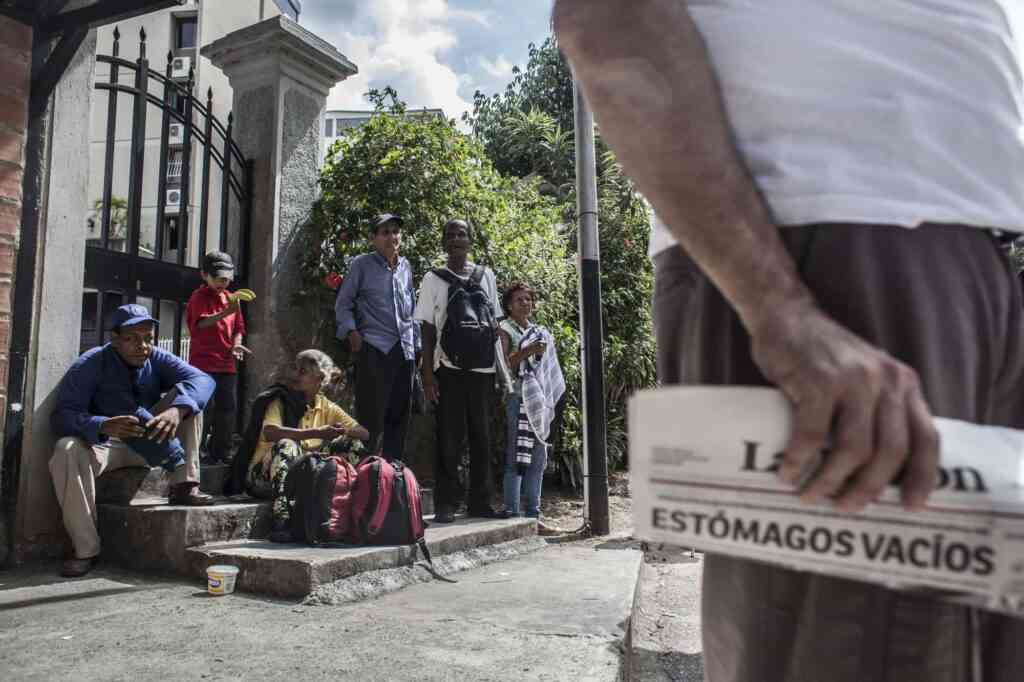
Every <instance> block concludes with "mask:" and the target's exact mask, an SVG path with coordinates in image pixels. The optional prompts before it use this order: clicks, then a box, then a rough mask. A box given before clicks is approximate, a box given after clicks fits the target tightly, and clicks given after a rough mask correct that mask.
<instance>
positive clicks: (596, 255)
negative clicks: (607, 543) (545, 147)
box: [573, 80, 610, 535]
mask: <svg viewBox="0 0 1024 682" xmlns="http://www.w3.org/2000/svg"><path fill="white" fill-rule="evenodd" d="M573 96H574V100H575V113H576V213H577V216H578V217H577V220H578V238H579V246H578V251H579V271H580V330H581V332H582V335H583V338H582V357H583V450H584V455H585V456H584V458H583V476H584V481H585V489H584V490H585V492H584V495H585V498H584V503H585V504H586V507H587V519H588V520H589V521H590V530H591V532H593V533H594V534H595V535H608V533H609V532H610V529H609V524H608V458H607V456H606V454H605V449H606V445H605V408H604V343H603V340H604V339H603V328H604V327H603V323H602V320H601V249H600V244H599V239H598V232H597V163H596V159H595V152H594V115H593V113H592V112H591V111H590V106H589V105H588V104H587V101H586V99H585V98H584V97H583V92H582V91H581V90H580V88H579V85H578V84H577V83H576V81H575V80H574V81H573Z"/></svg>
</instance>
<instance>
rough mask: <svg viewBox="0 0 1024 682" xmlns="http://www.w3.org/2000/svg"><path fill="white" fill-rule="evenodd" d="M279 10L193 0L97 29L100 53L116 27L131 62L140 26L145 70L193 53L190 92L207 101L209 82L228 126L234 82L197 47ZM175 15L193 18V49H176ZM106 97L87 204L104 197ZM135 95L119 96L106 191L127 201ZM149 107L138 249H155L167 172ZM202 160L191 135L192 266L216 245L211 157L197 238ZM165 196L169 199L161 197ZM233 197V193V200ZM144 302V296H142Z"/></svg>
mask: <svg viewBox="0 0 1024 682" xmlns="http://www.w3.org/2000/svg"><path fill="white" fill-rule="evenodd" d="M280 13H281V12H280V10H279V9H278V7H277V5H276V4H275V3H274V2H272V1H270V0H192V1H190V2H188V3H186V4H184V5H181V6H179V7H175V8H173V9H168V10H161V11H158V12H153V13H151V14H147V15H144V16H142V17H138V18H135V19H130V20H126V21H122V22H120V23H118V24H116V25H115V24H111V25H108V26H104V27H102V28H100V29H99V30H98V32H97V33H98V45H97V52H98V54H103V55H109V54H112V51H113V44H114V29H115V26H116V27H117V28H118V30H119V31H120V35H121V40H120V56H121V58H123V59H126V60H128V61H132V62H134V61H135V60H136V59H138V57H139V31H140V29H143V28H144V29H145V31H146V57H147V59H148V60H149V67H150V69H151V70H154V71H157V72H159V73H160V74H163V73H164V72H165V69H166V66H167V55H168V52H169V51H173V52H174V54H175V56H188V57H190V58H191V63H192V67H193V68H194V69H195V89H194V91H193V92H194V96H195V98H196V101H197V102H198V103H200V104H202V105H204V106H205V105H206V101H207V92H208V91H209V90H211V89H212V91H213V100H212V101H213V106H212V109H213V114H214V116H215V117H216V118H217V119H218V120H219V121H221V123H222V124H224V125H225V126H226V125H227V118H228V113H229V111H230V108H231V102H232V92H231V87H230V85H229V84H228V81H227V78H225V76H224V74H223V73H221V71H220V70H219V69H217V68H216V67H215V66H213V65H212V64H211V63H210V62H209V61H208V60H207V59H205V58H203V57H201V56H199V48H201V47H202V46H203V45H205V44H207V43H210V42H213V41H214V40H216V39H218V38H220V37H223V36H224V35H226V34H228V33H231V32H232V31H235V30H237V29H240V28H244V27H245V26H249V25H251V24H254V23H256V22H258V21H260V20H262V19H268V18H271V17H273V16H277V15H279V14H280ZM179 17H195V18H196V19H197V39H196V48H195V49H189V50H175V49H174V46H175V43H174V37H175V35H174V34H175V19H176V18H179ZM109 79H110V68H109V66H108V65H107V64H97V66H96V80H97V82H109ZM133 79H134V73H133V72H132V71H128V70H126V69H121V70H120V74H119V82H120V83H122V84H125V85H129V86H131V85H133ZM149 88H150V92H151V93H153V94H155V95H157V96H158V97H162V95H163V92H162V86H161V85H160V84H159V83H158V82H157V81H155V80H153V79H150V81H149ZM108 99H109V98H108V93H107V92H97V93H96V96H95V97H94V101H93V106H92V110H91V112H90V117H89V139H90V173H89V178H90V182H89V197H90V198H89V202H90V206H91V205H92V204H93V203H94V202H95V201H96V200H99V199H101V198H102V196H103V180H104V166H105V154H106V135H107V121H108ZM132 99H133V98H132V97H131V96H130V95H119V96H118V106H117V126H116V134H115V150H114V161H113V173H112V177H113V182H112V192H111V194H112V196H113V197H115V198H121V199H124V200H127V198H128V185H129V169H130V153H131V135H132V115H133V107H132ZM146 110H147V115H146V146H145V170H144V174H143V189H142V194H143V201H142V215H141V226H140V237H139V243H140V255H150V254H153V253H154V251H155V246H156V244H155V242H156V215H157V202H158V201H160V197H158V196H157V194H158V190H159V181H160V175H161V174H162V173H165V172H167V169H166V168H161V167H160V135H161V124H162V114H161V111H160V109H159V108H158V107H157V106H155V105H153V104H149V105H147V109H146ZM193 120H194V123H195V125H196V126H198V127H199V129H200V130H202V129H203V121H202V119H201V118H200V117H199V116H198V115H196V116H195V117H194V119H193ZM213 139H214V146H215V147H216V148H217V149H218V150H219V151H221V150H223V146H224V145H223V139H222V137H221V136H220V135H219V134H218V133H216V132H214V134H213ZM202 163H203V154H202V147H201V146H200V145H199V144H198V143H196V142H193V146H192V154H191V164H192V182H191V184H190V188H189V211H188V212H189V234H188V239H187V243H188V249H187V252H186V255H185V263H186V264H187V265H191V266H198V264H199V262H200V259H201V255H202V253H204V252H206V251H208V250H210V249H214V248H217V247H218V245H219V239H220V237H219V235H220V232H219V230H220V218H221V216H220V195H221V185H222V177H221V172H220V169H219V167H218V166H217V163H216V162H215V161H213V162H211V166H210V168H211V170H210V187H209V192H210V202H209V208H208V213H207V215H208V231H207V243H206V244H204V245H200V244H198V243H197V242H198V236H199V213H198V212H199V209H200V197H201V193H202V182H201V181H202ZM164 200H165V201H166V196H165V197H164ZM233 201H234V199H232V202H233ZM176 212H177V209H174V208H165V217H167V216H172V215H174V214H175V213H176ZM165 232H166V230H165ZM99 236H100V217H99V215H98V213H97V214H96V215H95V217H94V221H93V222H92V223H91V224H87V225H86V226H85V238H86V239H98V238H99ZM168 236H169V235H166V234H165V244H164V259H165V260H169V261H173V260H176V258H177V250H175V249H171V248H170V246H171V244H170V243H169V242H168ZM125 248H126V247H125ZM141 302H142V303H146V301H141Z"/></svg>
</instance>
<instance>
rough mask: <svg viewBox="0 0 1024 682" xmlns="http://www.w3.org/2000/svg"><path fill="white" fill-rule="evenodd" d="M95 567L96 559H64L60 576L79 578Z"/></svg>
mask: <svg viewBox="0 0 1024 682" xmlns="http://www.w3.org/2000/svg"><path fill="white" fill-rule="evenodd" d="M95 565H96V557H89V558H88V559H77V558H76V559H65V560H64V564H63V565H62V566H61V567H60V574H61V575H62V576H64V577H65V578H81V577H82V576H83V575H85V574H86V573H88V572H89V571H91V570H92V569H93V566H95Z"/></svg>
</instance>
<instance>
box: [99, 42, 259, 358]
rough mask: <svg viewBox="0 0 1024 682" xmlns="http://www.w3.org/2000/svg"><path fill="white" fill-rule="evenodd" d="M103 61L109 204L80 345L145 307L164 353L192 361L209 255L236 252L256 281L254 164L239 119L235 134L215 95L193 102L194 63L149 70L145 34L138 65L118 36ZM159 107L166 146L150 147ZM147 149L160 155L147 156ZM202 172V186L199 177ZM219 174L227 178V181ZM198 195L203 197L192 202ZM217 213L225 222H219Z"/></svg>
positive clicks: (170, 62)
mask: <svg viewBox="0 0 1024 682" xmlns="http://www.w3.org/2000/svg"><path fill="white" fill-rule="evenodd" d="M96 61H97V63H98V64H107V65H109V68H110V76H109V79H108V80H107V81H106V82H102V81H100V80H99V79H98V80H97V83H96V89H97V90H101V91H105V92H107V97H108V99H107V119H106V137H105V139H104V141H103V178H102V196H101V198H99V199H97V200H96V202H95V205H94V209H95V216H94V218H93V220H92V221H91V224H90V232H89V237H90V238H87V246H86V259H85V292H84V294H83V299H82V334H81V346H82V349H83V350H84V349H86V348H91V347H93V346H96V345H99V344H101V343H103V342H104V341H105V339H106V328H107V324H106V320H107V319H108V317H109V315H110V313H111V312H112V311H113V310H114V309H116V308H117V307H118V306H120V305H123V304H124V303H133V302H134V303H142V304H143V305H146V306H147V307H148V308H149V309H150V311H151V313H152V314H153V316H154V317H156V318H157V319H158V320H160V336H159V340H158V343H159V345H160V346H161V347H162V348H164V349H165V350H168V351H171V352H174V353H175V354H177V355H179V356H181V357H183V358H184V359H186V360H187V359H188V352H187V351H188V348H187V346H188V331H187V329H186V328H185V327H184V325H183V315H184V311H185V304H186V302H187V301H188V298H189V296H190V295H191V293H192V291H193V290H194V289H195V288H196V287H197V286H199V284H200V283H201V278H200V275H199V269H198V265H199V263H200V260H201V258H202V255H203V253H204V252H205V251H207V250H211V249H219V250H221V251H226V252H228V253H230V254H231V255H232V257H233V258H234V259H235V263H236V283H237V284H238V285H240V286H241V285H244V284H245V282H246V280H247V277H248V272H247V265H248V260H249V259H248V256H249V232H250V225H251V219H252V186H251V180H252V171H251V164H250V163H249V162H248V161H247V160H246V159H245V158H243V156H242V153H241V151H240V150H239V148H238V145H237V144H236V143H235V141H234V140H233V139H232V122H231V120H232V115H231V114H230V113H229V114H228V116H227V125H226V126H225V125H224V124H222V123H221V122H220V121H219V120H218V119H217V118H216V117H215V116H214V112H213V90H212V88H210V89H208V90H207V93H206V103H205V105H204V104H202V103H200V102H199V101H197V100H196V98H195V97H194V94H193V91H194V89H195V68H194V67H193V66H192V64H191V59H190V58H182V57H180V56H175V54H174V53H168V55H167V66H166V68H165V69H164V73H163V74H160V73H158V72H157V71H153V70H151V69H150V64H149V60H148V59H147V58H146V33H145V30H142V31H140V33H139V57H138V59H137V60H135V61H129V60H126V59H123V58H121V57H120V33H119V31H118V29H116V28H115V29H114V46H113V53H112V55H109V56H107V55H99V56H97V57H96ZM208 68H210V67H208ZM125 74H127V75H128V76H129V78H124V77H123V76H124V75H125ZM122 80H124V81H125V82H122ZM129 82H130V84H128V83H129ZM126 98H127V99H128V101H130V103H131V117H130V120H129V121H126V122H122V125H121V126H119V125H118V114H119V112H118V105H119V104H120V103H123V102H124V101H125V99H126ZM150 107H154V108H155V111H156V112H157V113H158V114H159V116H160V124H159V128H158V132H159V142H157V141H156V139H155V138H156V136H155V135H154V136H153V138H151V139H150V138H147V118H148V115H149V114H150V113H151V111H152V110H151V109H150ZM125 123H127V125H125ZM128 126H130V148H129V150H128V155H127V159H125V158H124V155H123V154H122V155H120V156H121V158H120V159H119V158H118V154H117V151H118V148H119V145H118V143H119V142H124V141H125V140H126V138H128V135H127V134H125V131H126V129H127V128H128ZM147 139H150V142H149V144H147ZM147 147H148V148H149V149H148V151H150V152H154V151H155V152H156V153H155V154H153V153H150V154H148V155H147ZM121 151H123V146H122V148H121ZM154 157H155V158H154ZM118 161H127V164H124V163H121V164H119V163H118ZM147 164H149V165H147ZM125 165H127V168H124V167H123V166H125ZM119 166H120V167H119ZM196 167H198V168H199V169H200V175H199V178H198V183H197V182H196V178H195V177H194V176H193V169H194V168H196ZM154 169H155V175H156V183H155V184H156V187H155V196H153V194H154V192H153V190H154V188H153V187H152V186H150V187H149V188H148V190H149V191H147V187H146V185H147V183H146V178H147V177H149V178H150V179H152V176H153V171H154ZM147 171H149V173H148V175H147ZM213 173H217V174H219V176H220V178H219V182H217V181H216V178H214V177H212V176H213ZM119 178H120V179H121V180H122V181H123V180H125V179H127V197H126V198H121V197H117V196H115V192H114V184H115V180H117V179H119ZM148 184H149V185H152V184H153V183H152V181H151V182H150V183H148ZM211 186H212V187H211ZM196 189H198V191H196V192H195V193H196V194H198V197H193V191H194V190H196ZM154 199H155V202H154ZM211 214H215V216H216V218H217V219H216V220H214V221H211V219H210V218H211ZM150 219H152V223H151V224H150ZM144 224H145V226H146V228H147V229H146V232H145V234H143V230H142V228H143V225H144ZM193 239H194V240H195V243H194V244H193Z"/></svg>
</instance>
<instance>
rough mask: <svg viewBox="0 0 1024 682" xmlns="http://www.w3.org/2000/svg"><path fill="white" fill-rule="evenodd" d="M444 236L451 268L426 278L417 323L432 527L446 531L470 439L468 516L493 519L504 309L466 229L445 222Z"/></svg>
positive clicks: (459, 491) (460, 491) (458, 493)
mask: <svg viewBox="0 0 1024 682" xmlns="http://www.w3.org/2000/svg"><path fill="white" fill-rule="evenodd" d="M443 234H444V236H443V237H442V244H443V246H444V250H445V252H446V253H447V254H448V261H447V263H446V265H445V267H444V268H438V269H437V270H433V271H431V272H428V273H427V274H426V275H425V276H424V277H423V282H422V284H421V285H420V293H419V297H418V298H417V303H416V313H415V318H416V319H417V320H419V321H420V322H421V324H422V326H421V332H422V338H423V356H424V357H423V363H422V365H421V369H420V371H421V375H422V378H423V392H424V394H425V395H426V398H427V400H430V401H431V402H433V403H435V404H436V405H437V448H436V453H435V460H434V461H435V466H434V478H435V486H434V509H435V514H434V521H436V522H438V523H451V522H452V521H454V520H455V512H456V511H457V510H458V508H459V504H460V503H461V501H462V499H463V497H464V491H463V489H462V486H461V484H460V483H459V464H460V461H461V459H462V443H463V441H464V440H465V439H466V435H467V433H468V436H469V496H468V504H467V507H468V509H467V511H468V513H469V515H470V516H476V517H481V518H495V517H496V516H497V514H496V512H495V511H494V509H493V507H491V498H492V497H493V495H494V481H493V479H492V476H491V435H490V429H491V411H492V410H491V408H492V402H493V400H494V372H495V364H494V363H495V342H496V340H497V337H496V333H497V331H496V319H497V311H498V310H500V309H501V308H500V306H499V303H498V286H497V281H496V279H495V277H494V272H493V271H492V270H491V269H490V268H487V267H485V266H482V265H476V264H475V263H473V262H471V261H470V260H469V251H470V249H471V248H472V245H473V238H472V231H471V228H470V226H469V224H468V223H467V222H466V221H464V220H449V221H448V222H447V223H445V225H444V228H443Z"/></svg>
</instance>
